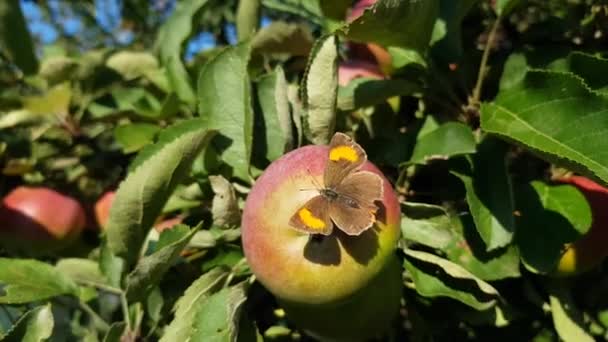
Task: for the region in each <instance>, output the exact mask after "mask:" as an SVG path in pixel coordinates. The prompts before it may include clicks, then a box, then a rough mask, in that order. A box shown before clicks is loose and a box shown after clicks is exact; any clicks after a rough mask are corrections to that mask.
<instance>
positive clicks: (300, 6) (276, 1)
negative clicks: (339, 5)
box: [262, 0, 324, 25]
mask: <svg viewBox="0 0 608 342" xmlns="http://www.w3.org/2000/svg"><path fill="white" fill-rule="evenodd" d="M262 5H263V6H264V7H268V8H270V9H273V10H277V11H280V12H287V13H291V14H295V15H298V16H301V17H303V18H305V19H308V20H310V21H312V22H313V23H315V24H317V25H322V24H323V21H324V19H323V13H322V12H321V7H320V6H319V1H318V0H262Z"/></svg>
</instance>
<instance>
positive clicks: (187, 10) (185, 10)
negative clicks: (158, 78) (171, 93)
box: [155, 0, 208, 105]
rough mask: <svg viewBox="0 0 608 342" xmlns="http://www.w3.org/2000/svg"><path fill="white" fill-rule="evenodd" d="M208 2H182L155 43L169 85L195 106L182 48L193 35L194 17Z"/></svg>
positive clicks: (197, 0)
mask: <svg viewBox="0 0 608 342" xmlns="http://www.w3.org/2000/svg"><path fill="white" fill-rule="evenodd" d="M207 2H208V1H207V0H191V1H180V2H178V3H177V4H176V5H175V6H176V8H175V10H174V11H173V13H171V15H170V16H169V18H168V19H167V21H166V22H165V23H164V24H163V25H162V26H161V27H160V30H159V32H158V37H157V40H156V42H155V49H156V50H157V51H158V52H159V54H160V60H161V63H162V64H163V66H165V68H166V69H167V76H168V78H169V83H170V84H171V86H172V87H173V89H174V90H175V92H176V93H177V95H178V97H179V98H180V99H181V100H182V101H184V102H186V103H188V104H190V105H194V104H195V102H196V97H195V95H194V91H193V90H192V86H191V84H192V83H191V81H190V77H189V76H188V73H187V71H186V69H185V67H184V64H183V63H182V60H181V55H182V46H183V45H184V43H185V41H186V39H187V38H188V37H189V36H190V35H191V33H192V21H193V20H194V16H195V15H196V13H198V12H199V11H200V10H201V9H202V8H203V6H205V5H206V4H207Z"/></svg>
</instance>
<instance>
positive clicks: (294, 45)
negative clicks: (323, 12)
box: [251, 21, 314, 56]
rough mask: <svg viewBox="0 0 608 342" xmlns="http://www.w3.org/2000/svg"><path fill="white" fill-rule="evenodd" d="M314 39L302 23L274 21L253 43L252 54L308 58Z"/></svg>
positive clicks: (262, 30)
mask: <svg viewBox="0 0 608 342" xmlns="http://www.w3.org/2000/svg"><path fill="white" fill-rule="evenodd" d="M313 42H314V38H313V36H312V32H310V29H309V28H308V27H307V26H306V25H303V24H301V23H288V22H284V21H273V22H272V23H270V24H269V25H268V26H265V27H263V28H261V29H260V31H259V32H258V33H256V35H255V36H254V37H253V39H252V41H251V51H252V52H251V53H252V54H271V55H277V54H286V55H289V56H308V54H309V53H310V50H311V49H312V45H313Z"/></svg>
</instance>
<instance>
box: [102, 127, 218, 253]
mask: <svg viewBox="0 0 608 342" xmlns="http://www.w3.org/2000/svg"><path fill="white" fill-rule="evenodd" d="M213 135H214V132H213V131H210V130H208V129H207V125H205V124H204V123H203V122H201V121H200V120H198V119H193V120H186V121H183V122H181V123H179V124H177V125H174V126H173V127H171V128H168V129H166V130H165V131H163V132H162V133H161V134H160V136H159V139H158V142H157V143H155V144H153V145H148V146H147V147H146V148H144V149H143V150H142V151H141V152H140V153H139V154H138V156H137V158H135V160H134V161H133V162H132V163H131V166H130V168H131V170H130V172H129V174H128V176H127V178H126V179H125V180H124V181H123V182H122V183H121V184H120V186H119V188H118V190H117V191H116V197H115V198H114V202H113V205H112V208H111V209H110V219H109V222H108V226H107V229H106V232H107V238H108V244H109V246H110V249H111V250H112V251H113V253H114V254H116V255H118V256H120V257H123V258H126V260H127V261H128V263H132V262H133V261H134V260H135V259H136V257H137V255H138V254H139V249H140V248H141V245H142V243H143V241H144V237H145V235H146V234H147V232H148V230H149V229H150V228H152V225H153V224H154V221H155V220H156V218H157V216H158V214H159V213H160V211H161V210H162V208H163V206H164V204H165V202H166V201H167V199H168V198H169V196H170V195H171V193H172V192H173V189H175V187H176V186H177V185H178V184H179V183H180V181H181V180H182V179H183V178H184V177H185V176H186V175H187V174H188V172H189V171H190V167H191V165H192V162H193V160H194V159H195V158H196V157H197V156H198V155H199V153H200V152H201V151H202V150H203V149H204V148H205V147H206V146H207V144H208V143H209V141H210V140H211V138H212V137H213Z"/></svg>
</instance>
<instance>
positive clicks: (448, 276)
mask: <svg viewBox="0 0 608 342" xmlns="http://www.w3.org/2000/svg"><path fill="white" fill-rule="evenodd" d="M404 252H405V255H406V258H405V260H404V265H405V268H406V269H407V271H408V273H409V274H410V276H411V277H412V279H413V280H414V284H415V285H416V292H418V293H419V294H420V295H422V296H425V297H449V298H452V299H455V300H457V301H459V302H461V303H464V304H466V305H468V306H470V307H472V308H474V309H476V310H486V309H488V308H491V307H493V306H494V305H495V304H496V301H497V299H499V298H500V295H499V294H498V291H496V289H495V288H494V287H492V285H490V284H488V283H486V282H485V281H483V280H480V279H478V278H477V277H475V276H474V275H473V274H471V273H470V272H469V271H467V270H465V269H464V268H463V267H462V266H460V265H458V264H455V263H453V262H451V261H448V260H445V259H442V258H440V257H438V256H436V255H434V254H430V253H426V252H420V251H414V250H410V249H405V250H404Z"/></svg>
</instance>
